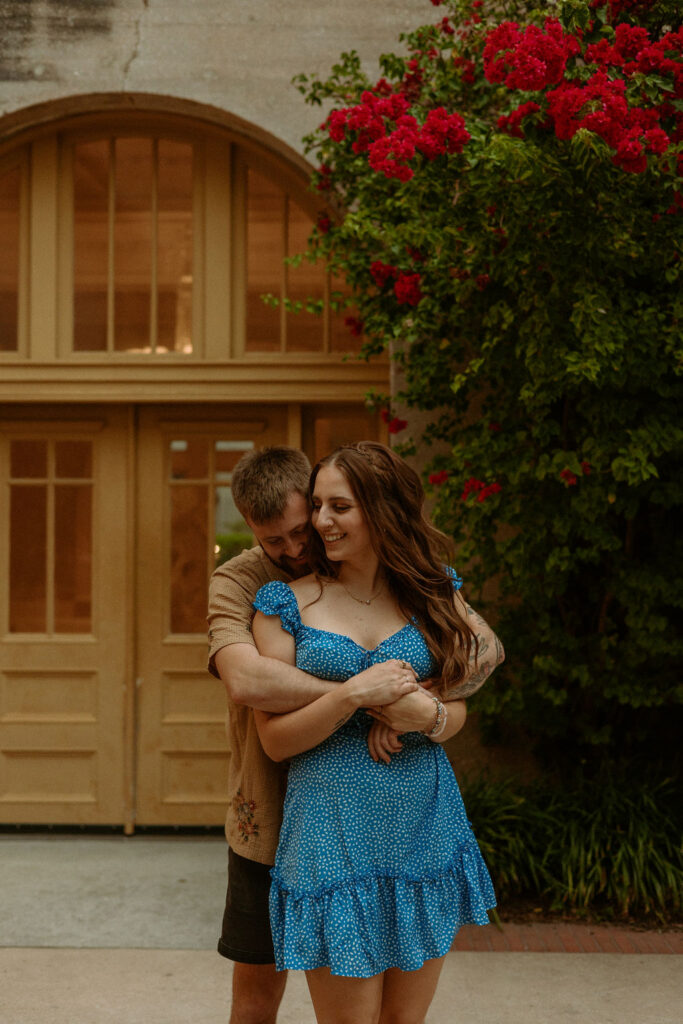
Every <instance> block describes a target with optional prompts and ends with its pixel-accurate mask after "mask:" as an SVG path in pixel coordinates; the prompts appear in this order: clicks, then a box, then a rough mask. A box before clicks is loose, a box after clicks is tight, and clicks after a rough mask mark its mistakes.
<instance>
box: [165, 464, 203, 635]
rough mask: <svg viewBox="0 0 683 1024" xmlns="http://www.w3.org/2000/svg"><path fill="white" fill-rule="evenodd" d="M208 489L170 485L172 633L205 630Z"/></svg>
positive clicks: (200, 631) (201, 631)
mask: <svg viewBox="0 0 683 1024" xmlns="http://www.w3.org/2000/svg"><path fill="white" fill-rule="evenodd" d="M208 521H209V488H208V485H205V486H195V485H192V484H191V485H189V486H185V485H183V484H176V485H175V486H172V487H171V632H172V633H204V632H205V630H206V594H207V585H208V579H207V554H208V549H207V545H208V540H209V537H208Z"/></svg>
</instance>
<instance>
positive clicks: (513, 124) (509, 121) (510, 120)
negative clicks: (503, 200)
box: [494, 101, 541, 209]
mask: <svg viewBox="0 0 683 1024" xmlns="http://www.w3.org/2000/svg"><path fill="white" fill-rule="evenodd" d="M540 109H541V108H540V107H539V105H538V103H534V102H533V101H529V103H522V104H521V105H520V106H519V107H516V108H515V110H513V111H511V113H509V114H507V115H503V116H502V117H499V118H498V127H499V128H500V130H501V131H502V132H506V133H507V134H508V135H512V136H513V138H516V139H523V138H524V132H523V131H522V121H523V120H524V118H525V117H527V116H528V115H529V114H535V113H536V112H537V111H539V110H540ZM494 209H495V207H494Z"/></svg>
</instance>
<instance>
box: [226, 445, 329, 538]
mask: <svg viewBox="0 0 683 1024" xmlns="http://www.w3.org/2000/svg"><path fill="white" fill-rule="evenodd" d="M310 475H311V464H310V462H309V461H308V459H307V458H306V456H305V455H304V453H303V452H302V451H299V449H298V448H289V447H286V446H285V445H281V446H279V447H271V448H257V449H255V450H254V451H251V452H247V453H246V454H245V455H243V456H242V458H241V459H240V460H239V462H238V463H237V465H236V466H235V468H234V470H233V472H232V481H231V486H232V497H233V500H234V502H235V504H236V505H237V508H238V509H239V511H240V512H241V514H242V515H243V516H244V517H245V519H250V520H251V521H252V523H256V524H257V525H260V524H261V523H267V522H269V521H270V520H271V519H279V518H280V516H281V515H282V514H283V513H284V511H285V507H286V505H287V502H288V501H289V499H290V497H291V496H292V494H293V493H296V494H302V495H303V496H304V497H305V498H308V480H309V478H310Z"/></svg>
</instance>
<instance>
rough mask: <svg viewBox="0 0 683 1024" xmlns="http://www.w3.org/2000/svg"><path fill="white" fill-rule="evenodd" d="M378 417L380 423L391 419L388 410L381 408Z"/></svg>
mask: <svg viewBox="0 0 683 1024" xmlns="http://www.w3.org/2000/svg"><path fill="white" fill-rule="evenodd" d="M379 418H380V419H381V421H382V423H388V422H389V420H390V419H391V413H390V412H389V410H388V409H382V411H381V413H380V414H379Z"/></svg>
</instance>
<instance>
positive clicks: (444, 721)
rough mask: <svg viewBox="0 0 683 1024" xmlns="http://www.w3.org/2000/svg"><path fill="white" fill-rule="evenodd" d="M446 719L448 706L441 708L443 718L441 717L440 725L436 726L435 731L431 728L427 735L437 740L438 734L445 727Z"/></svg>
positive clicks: (439, 734)
mask: <svg viewBox="0 0 683 1024" xmlns="http://www.w3.org/2000/svg"><path fill="white" fill-rule="evenodd" d="M447 721H448V708H444V709H443V718H442V719H441V725H440V726H439V727H438V729H437V730H436V732H434V730H433V729H432V731H431V732H430V733H428V736H429V738H430V740H438V738H439V736H441V734H442V733H443V732H444V730H445V728H446V722H447Z"/></svg>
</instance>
